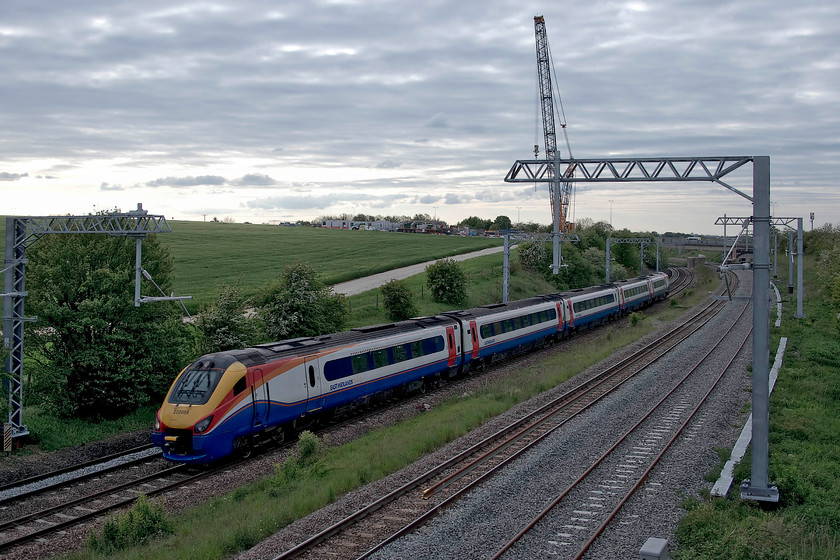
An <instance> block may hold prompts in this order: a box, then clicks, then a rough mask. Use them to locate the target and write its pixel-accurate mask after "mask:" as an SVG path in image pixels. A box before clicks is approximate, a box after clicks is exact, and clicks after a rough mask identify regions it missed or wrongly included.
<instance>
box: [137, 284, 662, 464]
mask: <svg viewBox="0 0 840 560" xmlns="http://www.w3.org/2000/svg"><path fill="white" fill-rule="evenodd" d="M642 287H645V289H647V296H645V295H644V293H643V292H644V290H642V289H641V288H642ZM669 289H670V284H669V281H668V277H667V276H666V275H665V274H661V273H657V274H653V275H650V276H648V277H646V278H645V277H641V278H637V279H633V280H630V281H625V282H623V283H619V284H607V285H603V286H595V287H592V288H586V289H581V290H573V291H569V292H564V293H558V294H549V295H544V296H537V297H533V298H528V299H524V300H519V301H514V302H510V303H505V304H496V305H487V306H483V307H476V308H473V309H467V310H463V311H452V312H447V313H443V314H441V315H437V316H434V317H420V318H416V319H411V320H408V321H401V322H398V323H390V324H385V325H374V326H370V327H361V328H356V329H352V330H350V331H347V332H341V333H334V334H328V335H323V336H316V337H303V338H297V339H292V340H283V341H279V342H275V343H271V344H263V345H259V346H255V347H253V348H246V349H242V350H231V351H227V352H218V353H215V354H209V355H206V356H202V357H200V358H199V359H198V360H196V361H195V362H193V363H192V364H190V365H189V366H187V367H186V368H184V370H183V371H182V372H181V373H180V374H179V375H178V376H177V377H176V379H175V381H174V382H173V384H172V387H171V388H170V390H169V392H168V393H167V396H166V399H165V400H164V403H163V405H162V406H161V408H160V410H159V411H158V413H157V416H156V419H155V428H154V431H153V432H152V442H153V443H154V444H155V445H158V446H160V447H161V448H162V449H163V452H164V457H166V458H167V459H170V460H173V461H178V462H190V463H205V462H210V461H214V460H216V459H219V458H222V457H224V456H226V455H229V454H231V453H233V452H236V451H243V452H246V451H247V450H249V449H250V448H251V447H252V444H253V443H254V442H255V441H257V440H258V439H261V438H263V437H267V436H275V437H277V438H279V437H281V436H284V435H285V434H286V433H287V432H290V431H294V430H299V429H302V428H303V427H305V426H307V425H309V424H310V423H312V422H314V421H316V420H317V419H319V418H323V417H324V416H325V415H332V414H338V413H341V412H343V411H345V410H347V409H352V408H354V407H356V406H358V405H361V404H366V403H368V402H371V401H376V400H377V399H382V398H386V397H389V396H391V395H392V394H394V393H397V392H403V391H411V390H417V389H423V388H424V387H426V386H428V385H437V384H438V383H439V382H440V381H441V380H442V379H444V378H446V377H449V376H451V375H454V374H457V373H460V372H464V371H468V370H469V369H471V368H473V367H475V366H476V365H483V364H486V363H489V362H492V361H494V360H496V359H499V358H501V357H504V356H507V355H509V354H516V353H518V352H521V351H525V350H528V349H529V348H531V347H533V346H539V345H542V344H543V343H544V342H546V341H549V340H554V339H559V338H561V337H564V336H567V335H568V334H570V333H571V332H574V331H576V330H580V329H584V328H588V327H591V326H595V325H598V324H601V323H603V322H606V321H608V320H610V319H613V318H615V317H617V316H618V315H619V314H620V313H621V312H622V311H623V310H629V309H635V308H637V307H641V306H642V305H647V304H649V303H651V302H652V301H655V300H658V299H663V298H664V297H666V296H667V295H668V293H669Z"/></svg>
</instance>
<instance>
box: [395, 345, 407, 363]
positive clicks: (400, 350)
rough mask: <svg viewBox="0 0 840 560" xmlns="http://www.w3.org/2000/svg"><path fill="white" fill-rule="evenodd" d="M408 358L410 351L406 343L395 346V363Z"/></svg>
mask: <svg viewBox="0 0 840 560" xmlns="http://www.w3.org/2000/svg"><path fill="white" fill-rule="evenodd" d="M407 359H408V351H407V350H406V347H405V345H400V346H394V363H399V362H404V361H406V360H407Z"/></svg>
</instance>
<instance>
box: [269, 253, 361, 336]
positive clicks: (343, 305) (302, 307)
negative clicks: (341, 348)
mask: <svg viewBox="0 0 840 560" xmlns="http://www.w3.org/2000/svg"><path fill="white" fill-rule="evenodd" d="M262 302H263V307H262V308H261V309H260V316H261V317H262V319H263V321H264V322H265V330H266V334H267V335H268V336H269V337H270V338H271V339H273V340H282V339H286V338H297V337H301V336H318V335H321V334H327V333H331V332H338V331H342V330H344V329H345V328H346V327H347V322H348V320H349V316H350V309H349V307H348V305H347V298H345V297H344V296H343V295H342V294H336V293H333V290H332V287H331V286H327V285H325V284H324V283H323V281H321V280H320V279H319V278H318V273H317V272H316V271H315V269H314V268H313V267H312V266H311V265H309V264H306V263H298V264H293V265H290V266H287V267H286V268H285V269H284V270H283V272H282V273H281V274H280V280H279V281H278V283H277V284H275V285H274V286H272V287H270V288H269V289H268V291H267V292H266V294H264V295H263V296H262Z"/></svg>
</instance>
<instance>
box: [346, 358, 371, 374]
mask: <svg viewBox="0 0 840 560" xmlns="http://www.w3.org/2000/svg"><path fill="white" fill-rule="evenodd" d="M350 362H351V364H352V366H353V373H364V372H366V371H367V370H369V369H370V368H369V367H368V355H367V354H359V355H358V356H352V357H351V358H350Z"/></svg>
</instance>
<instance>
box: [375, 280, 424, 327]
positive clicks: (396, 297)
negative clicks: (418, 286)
mask: <svg viewBox="0 0 840 560" xmlns="http://www.w3.org/2000/svg"><path fill="white" fill-rule="evenodd" d="M382 296H383V298H384V305H385V312H386V313H387V314H388V317H389V318H390V319H391V320H392V321H404V320H405V319H410V318H411V317H416V316H417V314H418V313H419V311H418V309H417V305H416V304H415V303H414V297H413V296H412V295H411V290H409V289H408V285H407V284H406V283H405V282H403V281H402V280H391V281H389V282H388V283H387V284H385V285H384V286H382Z"/></svg>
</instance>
